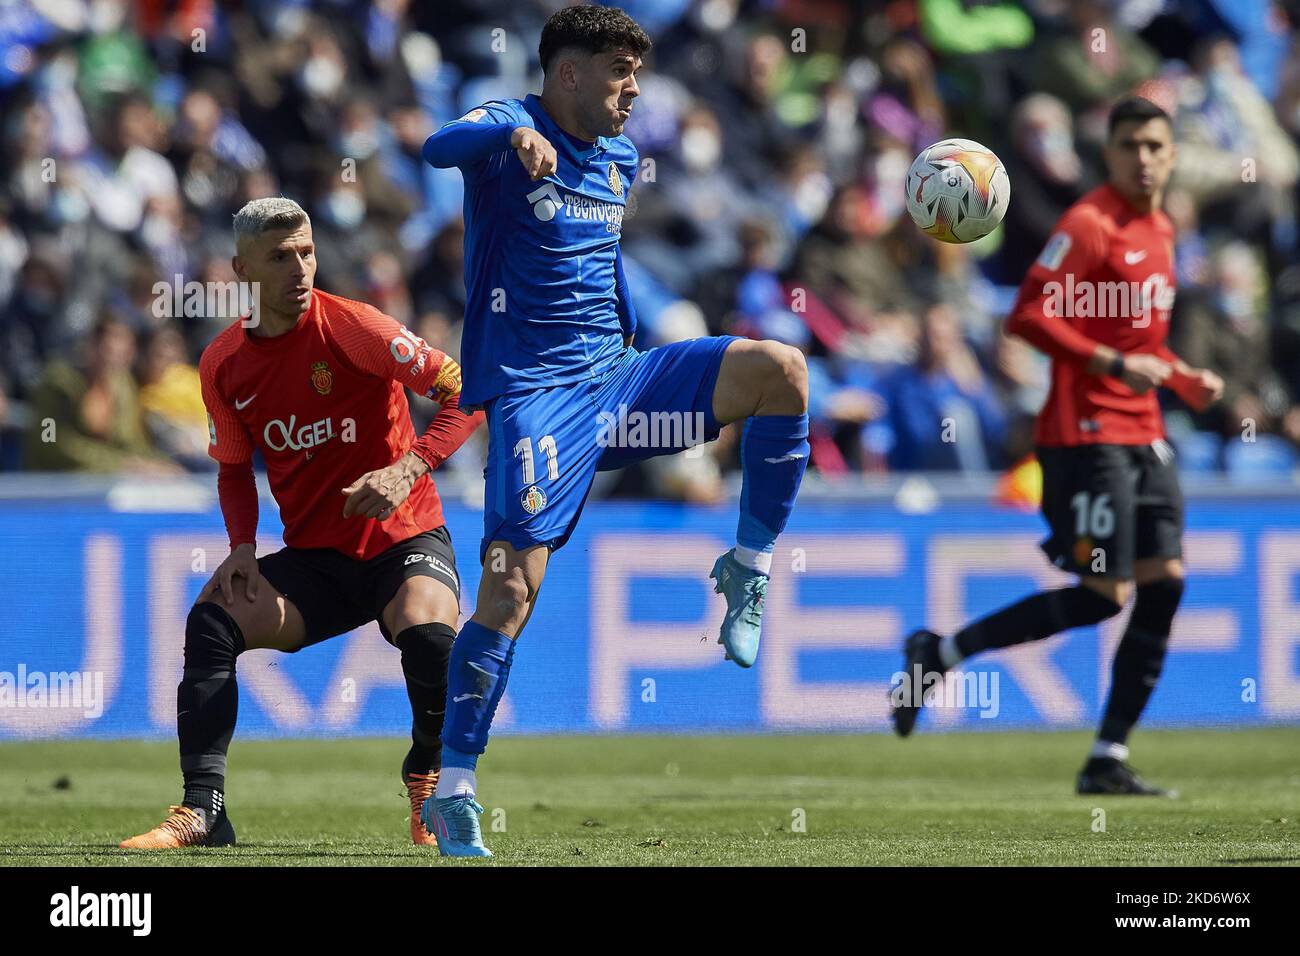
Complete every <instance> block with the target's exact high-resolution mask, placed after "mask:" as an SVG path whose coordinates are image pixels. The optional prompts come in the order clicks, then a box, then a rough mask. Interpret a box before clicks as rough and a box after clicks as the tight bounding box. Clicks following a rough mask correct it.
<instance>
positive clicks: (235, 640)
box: [176, 601, 244, 815]
mask: <svg viewBox="0 0 1300 956" xmlns="http://www.w3.org/2000/svg"><path fill="white" fill-rule="evenodd" d="M243 651H244V635H243V633H242V632H241V631H240V629H239V625H238V624H236V623H235V619H234V618H232V617H231V616H230V614H229V613H228V612H227V611H226V609H225V608H223V607H221V606H220V605H217V604H214V603H212V602H211V601H204V602H203V603H201V604H196V605H195V606H194V607H193V608H192V609H191V610H190V614H189V617H188V618H186V621H185V671H184V674H183V676H182V677H181V683H180V686H179V687H177V688H176V733H177V736H178V737H179V738H180V751H181V774H182V775H183V776H184V778H185V796H184V797H183V798H182V802H183V803H184V804H185V805H186V806H193V807H201V808H203V809H204V810H207V811H208V812H210V813H213V814H216V815H220V814H221V813H224V811H225V789H226V751H227V750H228V749H229V748H230V738H231V737H232V736H234V733H235V721H236V719H237V717H238V713H239V687H238V685H237V684H236V683H235V658H236V657H238V656H239V655H240V654H241V653H243Z"/></svg>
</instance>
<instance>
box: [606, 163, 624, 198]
mask: <svg viewBox="0 0 1300 956" xmlns="http://www.w3.org/2000/svg"><path fill="white" fill-rule="evenodd" d="M609 188H610V189H612V190H614V195H615V196H618V197H620V198H621V197H622V195H623V177H622V176H620V175H619V174H618V167H617V166H615V165H614V164H613V163H610V164H609Z"/></svg>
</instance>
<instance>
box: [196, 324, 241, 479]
mask: <svg viewBox="0 0 1300 956" xmlns="http://www.w3.org/2000/svg"><path fill="white" fill-rule="evenodd" d="M233 349H234V347H233V346H231V345H229V344H228V343H227V342H226V341H225V340H224V339H222V338H219V339H216V340H214V341H213V343H212V344H211V345H209V346H208V347H207V349H205V350H204V352H203V355H202V357H201V358H200V359H199V387H200V389H201V390H202V392H203V405H204V407H205V408H206V409H207V412H208V455H209V456H211V457H212V458H214V459H216V460H217V461H219V462H222V463H229V464H236V463H238V462H243V461H251V460H252V458H253V441H252V436H250V435H249V434H248V429H247V428H245V427H244V423H243V422H241V421H240V420H239V419H238V418H237V417H236V416H235V410H234V409H233V408H232V407H231V405H230V403H229V402H228V401H226V399H225V397H224V396H222V394H221V391H220V389H219V388H218V386H217V370H218V369H219V368H220V367H221V363H222V361H223V360H224V359H225V358H226V357H227V356H228V355H230V354H231V352H232V351H233Z"/></svg>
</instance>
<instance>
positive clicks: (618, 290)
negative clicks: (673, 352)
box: [614, 246, 636, 339]
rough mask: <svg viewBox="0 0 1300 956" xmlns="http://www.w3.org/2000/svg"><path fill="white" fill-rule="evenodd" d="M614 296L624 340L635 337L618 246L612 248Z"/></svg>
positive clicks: (632, 309) (630, 296)
mask: <svg viewBox="0 0 1300 956" xmlns="http://www.w3.org/2000/svg"><path fill="white" fill-rule="evenodd" d="M614 296H615V298H616V299H617V302H616V304H615V309H616V311H617V312H618V324H619V325H620V326H621V327H622V329H623V337H624V338H625V339H626V338H629V337H631V336H634V335H636V309H635V308H633V307H632V293H631V291H630V290H629V289H628V287H627V275H626V274H625V273H624V272H623V250H622V249H620V248H619V247H618V246H615V247H614Z"/></svg>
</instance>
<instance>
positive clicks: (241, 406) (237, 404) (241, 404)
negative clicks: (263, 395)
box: [235, 392, 257, 412]
mask: <svg viewBox="0 0 1300 956" xmlns="http://www.w3.org/2000/svg"><path fill="white" fill-rule="evenodd" d="M255 398H257V393H256V392H254V393H253V394H252V395H249V396H248V398H246V399H244V400H243V401H242V402H241V401H239V400H238V399H235V411H237V412H242V411H243V410H244V409H245V408H247V407H248V403H249V402H251V401H252V400H253V399H255Z"/></svg>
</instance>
